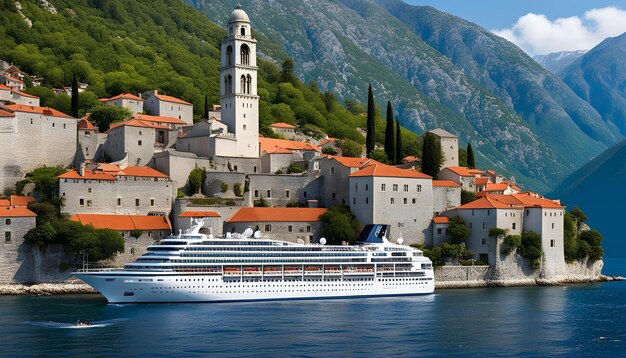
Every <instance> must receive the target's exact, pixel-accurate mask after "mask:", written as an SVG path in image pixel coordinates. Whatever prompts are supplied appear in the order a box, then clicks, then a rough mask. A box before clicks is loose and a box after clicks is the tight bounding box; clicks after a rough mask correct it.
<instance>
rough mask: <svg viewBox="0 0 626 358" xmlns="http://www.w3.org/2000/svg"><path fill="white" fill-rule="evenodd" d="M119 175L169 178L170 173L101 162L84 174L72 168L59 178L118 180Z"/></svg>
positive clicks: (86, 170)
mask: <svg viewBox="0 0 626 358" xmlns="http://www.w3.org/2000/svg"><path fill="white" fill-rule="evenodd" d="M118 176H129V177H149V178H169V176H168V175H166V174H163V173H161V172H160V171H158V170H156V169H153V168H150V167H126V168H124V169H120V168H119V167H118V166H117V165H114V164H106V163H105V164H100V165H99V166H98V167H97V168H95V169H93V170H89V169H86V168H85V173H84V175H82V176H81V175H80V174H79V173H78V171H77V170H75V169H72V170H69V171H67V172H66V173H64V174H61V175H59V176H58V177H57V178H59V179H92V180H116V177H118Z"/></svg>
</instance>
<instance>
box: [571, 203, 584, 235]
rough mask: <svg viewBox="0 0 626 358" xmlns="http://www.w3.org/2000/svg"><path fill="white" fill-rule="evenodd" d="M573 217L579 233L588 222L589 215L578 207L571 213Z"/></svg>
mask: <svg viewBox="0 0 626 358" xmlns="http://www.w3.org/2000/svg"><path fill="white" fill-rule="evenodd" d="M571 214H572V217H573V218H574V219H575V220H576V227H577V229H578V231H580V230H581V229H582V225H583V224H584V223H585V222H586V221H587V215H585V213H584V212H583V211H582V210H581V209H580V208H578V207H574V208H573V209H572V211H571Z"/></svg>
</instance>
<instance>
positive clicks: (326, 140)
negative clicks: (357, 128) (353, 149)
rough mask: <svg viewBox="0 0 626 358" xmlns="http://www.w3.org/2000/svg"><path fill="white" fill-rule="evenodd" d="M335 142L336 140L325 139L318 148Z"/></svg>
mask: <svg viewBox="0 0 626 358" xmlns="http://www.w3.org/2000/svg"><path fill="white" fill-rule="evenodd" d="M336 141H337V139H336V138H326V139H324V140H323V141H322V142H321V143H320V147H321V146H323V145H324V144H326V143H335V142H336Z"/></svg>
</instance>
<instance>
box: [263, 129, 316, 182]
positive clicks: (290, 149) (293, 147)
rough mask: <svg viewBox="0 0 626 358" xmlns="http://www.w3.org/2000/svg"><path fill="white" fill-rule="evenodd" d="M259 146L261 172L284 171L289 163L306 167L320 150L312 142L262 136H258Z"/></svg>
mask: <svg viewBox="0 0 626 358" xmlns="http://www.w3.org/2000/svg"><path fill="white" fill-rule="evenodd" d="M259 148H260V157H261V172H262V173H276V171H278V170H281V171H283V172H286V171H287V168H288V167H289V165H290V164H291V163H295V164H298V165H300V166H301V167H302V168H304V169H308V165H309V162H310V161H311V160H313V159H315V158H316V157H319V156H320V154H321V152H322V150H321V149H320V147H318V146H317V145H315V144H313V143H309V142H299V141H295V140H285V139H276V138H263V137H261V138H259Z"/></svg>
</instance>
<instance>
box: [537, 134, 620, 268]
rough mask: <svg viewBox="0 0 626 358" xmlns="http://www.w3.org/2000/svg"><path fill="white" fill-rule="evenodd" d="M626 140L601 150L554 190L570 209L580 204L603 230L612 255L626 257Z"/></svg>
mask: <svg viewBox="0 0 626 358" xmlns="http://www.w3.org/2000/svg"><path fill="white" fill-rule="evenodd" d="M624 184H626V141H622V142H620V143H619V144H617V145H616V146H614V147H612V148H610V149H608V150H607V151H605V152H604V153H602V154H600V155H599V156H597V157H596V158H594V159H593V160H592V161H590V162H589V163H587V164H586V165H585V166H583V167H582V168H580V169H578V170H577V171H576V172H574V173H573V174H572V175H570V176H569V177H568V178H567V179H565V180H564V181H563V183H562V184H561V185H560V186H559V187H558V188H557V189H556V190H555V191H554V192H552V193H550V194H548V195H550V196H552V197H555V198H561V202H562V203H563V204H565V205H567V206H568V207H569V208H570V209H571V208H572V207H574V206H577V207H580V208H581V209H582V210H583V211H584V212H585V213H586V214H587V216H588V217H589V225H590V226H591V227H592V228H596V229H598V230H601V231H602V234H603V235H604V236H605V238H606V240H605V241H604V243H603V246H604V247H605V252H607V253H609V255H613V256H619V257H623V256H624V253H625V252H626V251H624V250H625V249H626V244H624V230H623V228H622V225H621V223H622V220H624V219H623V216H624V214H623V213H622V210H621V204H622V203H624V202H626V191H624V190H623V187H624Z"/></svg>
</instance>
